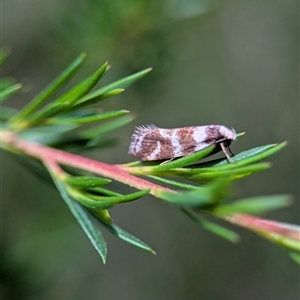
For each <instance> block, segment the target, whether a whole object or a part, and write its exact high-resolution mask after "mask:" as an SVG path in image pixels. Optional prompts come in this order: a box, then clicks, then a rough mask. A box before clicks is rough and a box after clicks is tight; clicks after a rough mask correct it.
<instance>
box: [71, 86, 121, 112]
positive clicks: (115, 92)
mask: <svg viewBox="0 0 300 300" xmlns="http://www.w3.org/2000/svg"><path fill="white" fill-rule="evenodd" d="M124 91H125V90H124V89H114V90H111V91H109V92H107V93H105V94H102V95H99V96H95V97H92V98H89V95H90V94H89V95H87V96H84V97H82V98H80V99H78V100H77V101H76V105H74V107H73V108H72V109H71V110H78V109H79V108H82V107H85V106H89V105H92V104H95V103H98V102H100V101H102V100H105V99H107V98H110V97H113V96H117V95H119V94H121V93H123V92H124ZM93 94H94V93H93Z"/></svg>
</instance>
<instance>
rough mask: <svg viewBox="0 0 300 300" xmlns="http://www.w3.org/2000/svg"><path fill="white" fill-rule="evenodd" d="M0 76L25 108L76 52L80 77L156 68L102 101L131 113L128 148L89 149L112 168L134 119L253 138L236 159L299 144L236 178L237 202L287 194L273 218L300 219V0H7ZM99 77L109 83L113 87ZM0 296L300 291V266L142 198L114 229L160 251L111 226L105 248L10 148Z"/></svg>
mask: <svg viewBox="0 0 300 300" xmlns="http://www.w3.org/2000/svg"><path fill="white" fill-rule="evenodd" d="M1 17H2V24H1V26H2V45H3V46H6V47H10V49H11V52H12V54H11V57H10V59H9V60H8V62H7V63H6V64H5V66H4V68H3V70H2V75H3V76H9V77H14V78H16V79H17V80H18V81H20V82H21V83H22V84H23V85H24V88H23V90H22V92H21V93H19V94H18V95H17V96H15V97H14V98H13V100H12V101H11V102H10V103H11V105H12V106H14V107H22V106H23V105H24V104H25V103H26V102H27V101H28V100H29V99H31V97H32V96H33V95H35V93H37V92H38V91H40V90H41V89H42V88H43V87H44V86H45V85H46V84H47V83H48V82H49V81H50V80H51V79H53V78H54V77H55V76H56V75H57V74H59V73H60V72H61V71H62V70H63V69H64V68H65V67H66V66H67V65H68V64H69V63H70V62H71V61H72V60H73V59H74V58H75V57H76V56H77V55H78V54H79V53H80V52H82V51H86V52H87V54H88V60H87V62H86V64H85V65H84V67H83V69H82V71H81V73H80V74H79V75H77V76H76V79H75V80H74V81H73V82H78V81H79V80H80V79H82V78H83V77H84V76H86V75H87V74H89V73H91V72H92V71H94V70H95V69H96V68H97V67H99V66H100V65H101V64H102V63H103V62H105V61H106V60H108V61H109V63H110V65H111V66H112V68H111V70H110V71H109V72H108V74H106V76H105V78H104V79H103V82H105V83H108V82H110V81H111V80H114V79H118V78H120V77H122V76H125V75H129V74H131V73H133V72H135V71H138V70H141V69H144V68H146V67H149V66H151V67H153V68H154V70H153V72H151V73H150V75H148V76H147V77H146V78H144V79H143V80H142V81H139V82H138V83H136V84H135V85H134V86H131V87H130V88H128V89H127V91H126V92H125V93H124V94H122V95H120V96H118V97H116V98H113V99H110V100H108V101H106V102H105V103H103V107H104V108H105V109H128V110H130V111H132V112H133V113H134V115H135V116H136V119H135V121H134V122H133V123H132V124H130V125H128V126H127V127H125V128H124V129H122V130H119V131H118V132H116V133H115V134H116V136H119V137H120V143H119V145H118V146H116V147H115V148H112V149H104V150H101V151H94V152H90V153H87V154H86V155H89V156H90V157H93V158H96V159H99V160H103V161H106V162H111V163H122V162H129V161H131V160H133V158H132V157H130V156H128V155H127V148H128V144H129V140H130V134H131V133H132V131H133V128H134V125H139V124H148V123H154V124H156V125H157V126H160V127H181V126H189V125H206V124H224V125H227V126H232V127H234V128H235V129H236V130H237V132H243V131H246V136H245V137H244V138H243V139H241V140H239V141H238V142H237V143H235V144H234V145H233V146H232V151H233V152H235V153H237V152H239V151H243V150H246V149H249V148H253V147H256V146H259V145H264V144H270V143H276V142H282V141H284V140H288V141H289V145H288V147H287V148H286V149H284V150H283V151H282V152H280V153H279V154H277V155H275V156H274V157H272V159H271V162H272V165H273V167H272V169H270V170H268V171H265V172H263V173H260V174H254V175H252V176H250V177H249V178H246V179H243V180H241V181H239V182H237V183H235V184H234V192H233V196H232V197H233V198H239V197H248V196H256V195H269V194H280V193H288V194H292V195H293V196H294V205H293V207H292V208H286V209H283V210H281V211H277V212H273V213H271V214H269V215H268V216H266V217H268V218H270V219H277V220H280V221H284V222H290V223H299V99H298V96H299V77H298V68H299V64H298V62H299V61H298V60H299V58H298V55H299V54H298V53H299V52H298V50H299V49H298V27H299V26H298V25H299V24H298V2H297V1H292V0H291V1H289V0H286V1H282V0H281V1H280V0H264V1H263V0H261V1H258V0H254V1H242V0H226V1H217V0H215V1H210V0H198V1H197V0H186V1H184V0H181V1H179V0H163V1H158V0H155V1H146V0H131V1H129V0H128V1H124V0H123V1H122V0H115V1H109V0H105V1H96V0H86V1H74V0H73V1H72V0H64V1H62V0H60V1H59V0H51V1H50V0H44V1H38V0H27V1H17V0H3V1H2V11H1ZM103 82H102V84H103ZM1 203H2V216H1V219H2V221H1V227H2V230H1V248H2V257H1V274H2V280H1V289H2V294H3V295H4V298H3V299H32V300H35V299H44V300H48V299H49V300H50V299H64V300H67V299H73V300H74V299H76V300H77V299H122V300H123V299H124V300H129V299H130V300H131V299H146V300H148V299H149V300H150V299H151V300H152V299H208V300H209V299H222V300H232V299H243V300H247V299H272V300H281V299H288V300H289V299H291V300H293V299H298V297H299V280H300V278H299V277H300V275H299V267H298V266H297V265H296V264H295V263H294V262H292V260H290V259H289V258H288V257H287V255H286V254H285V253H284V252H283V251H282V250H281V249H279V248H277V247H275V246H273V245H271V244H270V243H269V242H267V241H264V240H262V239H260V238H258V237H257V236H255V235H254V234H252V233H249V232H247V231H245V230H242V229H239V228H238V229H237V231H238V232H239V233H240V234H241V235H242V242H241V243H240V244H239V245H232V244H230V243H229V242H227V241H223V240H221V239H220V238H218V237H216V236H213V235H212V234H210V233H208V232H206V231H204V230H203V229H202V228H201V227H199V226H198V225H197V224H195V223H193V222H191V221H190V219H188V218H187V217H186V216H185V215H183V214H182V213H180V211H179V210H177V209H175V208H173V207H170V206H168V205H166V204H163V203H162V202H161V201H159V200H157V199H154V198H151V197H144V198H143V199H142V200H140V201H136V202H134V203H130V204H127V205H119V206H117V207H115V208H113V209H112V215H113V217H114V220H115V222H116V223H117V224H119V225H120V226H121V227H123V228H124V229H126V230H128V231H129V232H131V233H133V234H135V235H136V236H138V237H140V238H142V239H143V240H144V241H145V242H147V243H148V244H150V245H151V246H152V247H153V248H154V249H155V251H156V252H157V255H156V256H152V255H150V254H148V253H144V252H142V251H140V250H138V249H135V248H133V247H131V246H129V245H127V244H125V243H123V242H121V241H120V240H118V239H116V238H115V237H114V236H111V235H110V234H108V233H107V232H104V235H105V238H106V240H107V242H108V261H107V263H106V265H102V262H101V260H100V258H99V257H98V255H97V253H96V251H95V250H94V249H93V247H92V246H91V244H90V242H89V241H88V239H87V238H86V236H85V234H84V233H83V231H82V230H81V228H80V227H79V225H78V224H77V222H76V220H75V219H74V218H73V216H72V215H71V213H70V212H69V210H68V208H67V206H66V205H65V204H64V202H63V200H62V199H61V198H60V196H59V195H58V193H57V192H56V191H55V190H54V189H51V187H49V186H46V185H45V184H44V183H42V182H40V181H39V180H38V179H37V178H35V177H34V176H32V175H31V174H29V173H28V172H27V171H26V170H25V169H24V168H22V167H21V166H20V165H18V164H17V163H16V162H15V161H14V160H12V159H8V156H7V155H6V154H5V153H1Z"/></svg>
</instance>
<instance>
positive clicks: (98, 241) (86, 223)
mask: <svg viewBox="0 0 300 300" xmlns="http://www.w3.org/2000/svg"><path fill="white" fill-rule="evenodd" d="M52 179H53V181H54V183H55V185H56V187H57V189H58V190H59V192H60V194H61V196H62V198H63V199H64V200H65V202H66V204H67V205H68V207H69V209H70V210H71V212H72V214H73V216H74V217H75V218H76V220H77V221H78V223H79V224H80V226H81V227H82V229H83V231H84V232H85V233H86V235H87V236H88V238H89V239H90V241H91V243H92V244H93V246H94V248H95V249H96V251H97V252H98V253H99V254H100V256H101V258H102V261H103V263H105V261H106V254H107V248H106V243H105V240H104V238H103V236H102V234H101V232H100V230H99V229H98V228H97V227H96V226H95V225H94V224H93V223H92V222H91V220H90V219H89V215H88V213H87V212H86V211H85V210H84V209H83V208H82V207H81V205H80V204H79V203H77V202H76V201H74V200H73V199H72V198H71V197H70V196H69V195H68V193H67V192H66V190H65V188H64V186H63V184H62V183H61V182H60V181H59V180H57V179H56V178H55V176H54V175H52Z"/></svg>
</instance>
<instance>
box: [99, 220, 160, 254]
mask: <svg viewBox="0 0 300 300" xmlns="http://www.w3.org/2000/svg"><path fill="white" fill-rule="evenodd" d="M97 217H98V216H97ZM97 220H98V221H99V222H101V224H102V225H103V226H104V227H105V228H106V229H107V230H108V231H109V232H110V233H112V234H113V235H115V236H117V237H118V238H119V239H121V240H123V241H125V242H126V243H128V244H130V245H133V246H135V247H137V248H140V249H142V250H145V251H147V252H150V253H152V254H156V253H155V251H154V250H153V249H152V248H151V247H150V246H148V245H147V244H146V243H144V242H143V241H141V240H140V239H139V238H137V237H135V236H134V235H132V234H130V233H128V232H127V231H125V230H124V229H122V228H120V227H119V226H117V225H116V224H114V223H107V222H105V220H103V219H102V218H97Z"/></svg>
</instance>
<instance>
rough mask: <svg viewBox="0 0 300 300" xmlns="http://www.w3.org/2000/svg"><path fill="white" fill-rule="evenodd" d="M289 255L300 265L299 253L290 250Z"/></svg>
mask: <svg viewBox="0 0 300 300" xmlns="http://www.w3.org/2000/svg"><path fill="white" fill-rule="evenodd" d="M290 257H291V258H292V259H293V260H294V261H295V262H296V263H298V264H299V265H300V254H299V253H297V252H290Z"/></svg>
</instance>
